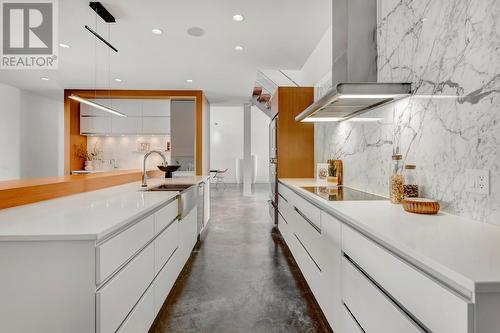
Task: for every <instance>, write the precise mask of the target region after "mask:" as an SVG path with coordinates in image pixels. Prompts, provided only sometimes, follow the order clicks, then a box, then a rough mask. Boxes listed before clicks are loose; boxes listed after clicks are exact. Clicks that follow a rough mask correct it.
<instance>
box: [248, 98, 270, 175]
mask: <svg viewBox="0 0 500 333" xmlns="http://www.w3.org/2000/svg"><path fill="white" fill-rule="evenodd" d="M270 121H271V119H269V117H268V116H266V115H265V114H264V112H262V111H260V110H259V109H258V108H257V107H256V106H252V155H255V156H257V182H258V183H267V182H269V122H270Z"/></svg>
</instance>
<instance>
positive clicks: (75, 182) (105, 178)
mask: <svg viewBox="0 0 500 333" xmlns="http://www.w3.org/2000/svg"><path fill="white" fill-rule="evenodd" d="M148 175H149V177H159V176H162V175H164V173H163V172H161V171H159V170H151V171H148ZM141 178H142V171H140V170H124V171H112V172H102V173H95V174H88V175H71V176H63V177H47V178H35V179H21V180H7V181H1V182H0V209H3V208H9V207H15V206H21V205H26V204H30V203H34V202H38V201H43V200H49V199H54V198H59V197H63V196H67V195H72V194H77V193H81V192H88V191H94V190H99V189H102V188H106V187H111V186H116V185H122V184H126V183H131V182H136V181H140V180H141Z"/></svg>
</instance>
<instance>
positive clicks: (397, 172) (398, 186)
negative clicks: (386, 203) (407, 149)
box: [389, 155, 404, 204]
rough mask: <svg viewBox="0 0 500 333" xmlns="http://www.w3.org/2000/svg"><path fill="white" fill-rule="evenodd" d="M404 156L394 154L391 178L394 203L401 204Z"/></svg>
mask: <svg viewBox="0 0 500 333" xmlns="http://www.w3.org/2000/svg"><path fill="white" fill-rule="evenodd" d="M402 159H403V157H402V156H401V155H392V168H391V178H390V185H389V186H390V198H391V202H392V203H394V204H399V203H401V202H402V201H403V197H404V192H403V184H404V183H403V181H404V179H403V164H402Z"/></svg>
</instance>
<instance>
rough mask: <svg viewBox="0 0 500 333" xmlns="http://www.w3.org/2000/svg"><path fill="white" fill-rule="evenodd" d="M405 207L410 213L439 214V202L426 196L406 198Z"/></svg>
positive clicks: (404, 200)
mask: <svg viewBox="0 0 500 333" xmlns="http://www.w3.org/2000/svg"><path fill="white" fill-rule="evenodd" d="M403 208H404V210H406V211H407V212H409V213H415V214H437V213H438V212H439V202H437V201H436V200H432V199H425V198H405V199H403Z"/></svg>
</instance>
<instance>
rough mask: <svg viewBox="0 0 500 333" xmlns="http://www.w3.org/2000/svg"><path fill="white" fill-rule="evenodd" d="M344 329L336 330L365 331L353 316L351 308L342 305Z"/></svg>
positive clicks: (348, 332) (355, 332)
mask: <svg viewBox="0 0 500 333" xmlns="http://www.w3.org/2000/svg"><path fill="white" fill-rule="evenodd" d="M341 311H342V331H340V330H339V331H336V332H342V333H365V332H363V330H362V328H361V327H360V326H359V324H358V323H357V322H356V320H355V319H354V318H353V316H352V315H351V313H350V312H349V310H347V308H346V307H345V306H342V310H341Z"/></svg>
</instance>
